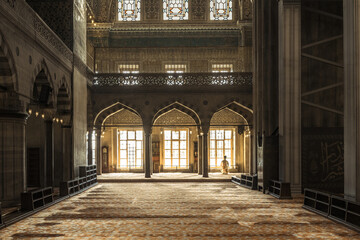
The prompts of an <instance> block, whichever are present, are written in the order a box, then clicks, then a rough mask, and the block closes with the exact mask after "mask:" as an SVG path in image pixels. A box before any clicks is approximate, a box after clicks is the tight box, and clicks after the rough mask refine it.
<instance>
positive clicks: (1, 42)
mask: <svg viewBox="0 0 360 240" xmlns="http://www.w3.org/2000/svg"><path fill="white" fill-rule="evenodd" d="M0 85H1V86H2V87H3V88H5V89H9V90H13V91H18V89H19V85H18V76H17V71H16V66H15V61H14V57H13V55H12V53H11V50H10V47H9V45H8V44H7V42H6V40H5V37H4V35H3V34H2V32H1V31H0Z"/></svg>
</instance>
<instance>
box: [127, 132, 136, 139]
mask: <svg viewBox="0 0 360 240" xmlns="http://www.w3.org/2000/svg"><path fill="white" fill-rule="evenodd" d="M128 139H135V131H128Z"/></svg>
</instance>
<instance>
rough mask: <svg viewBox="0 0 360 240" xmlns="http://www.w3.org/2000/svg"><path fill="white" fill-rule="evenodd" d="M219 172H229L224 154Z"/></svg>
mask: <svg viewBox="0 0 360 240" xmlns="http://www.w3.org/2000/svg"><path fill="white" fill-rule="evenodd" d="M221 173H222V174H228V173H229V162H228V161H227V160H226V156H224V160H222V161H221Z"/></svg>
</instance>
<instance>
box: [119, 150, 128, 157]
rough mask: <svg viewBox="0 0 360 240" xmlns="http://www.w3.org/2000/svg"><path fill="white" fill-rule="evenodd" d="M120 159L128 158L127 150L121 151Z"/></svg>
mask: <svg viewBox="0 0 360 240" xmlns="http://www.w3.org/2000/svg"><path fill="white" fill-rule="evenodd" d="M120 158H127V151H126V150H120Z"/></svg>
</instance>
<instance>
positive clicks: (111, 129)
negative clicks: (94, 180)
mask: <svg viewBox="0 0 360 240" xmlns="http://www.w3.org/2000/svg"><path fill="white" fill-rule="evenodd" d="M97 134H99V132H98V133H97ZM100 134H101V137H100V139H101V149H100V150H101V164H102V172H103V173H109V172H144V131H143V122H142V119H141V117H140V116H139V115H138V114H137V113H135V112H134V111H131V110H130V109H128V108H121V109H119V110H117V111H115V112H114V113H111V114H109V115H107V116H106V117H105V118H104V120H103V122H102V125H101V133H100Z"/></svg>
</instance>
